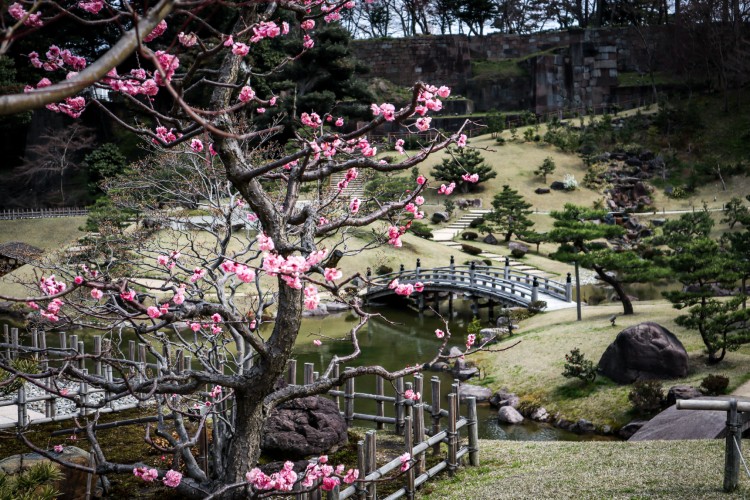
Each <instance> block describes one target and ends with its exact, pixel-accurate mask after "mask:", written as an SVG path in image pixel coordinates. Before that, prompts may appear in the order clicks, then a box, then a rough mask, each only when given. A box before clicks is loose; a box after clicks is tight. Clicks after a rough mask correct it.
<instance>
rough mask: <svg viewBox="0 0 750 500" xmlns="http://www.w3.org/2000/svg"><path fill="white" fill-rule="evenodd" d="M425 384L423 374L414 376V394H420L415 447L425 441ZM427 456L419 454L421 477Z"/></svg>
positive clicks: (415, 422) (415, 425)
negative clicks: (423, 401) (423, 397)
mask: <svg viewBox="0 0 750 500" xmlns="http://www.w3.org/2000/svg"><path fill="white" fill-rule="evenodd" d="M423 390H424V383H423V378H422V375H421V374H419V373H418V374H416V375H414V392H416V393H418V394H419V398H418V399H417V400H416V401H415V402H414V411H413V412H412V414H413V415H414V446H419V445H420V444H421V443H422V441H424V404H423V403H422V391H423ZM425 462H426V460H425V454H424V453H420V454H419V460H418V461H417V465H416V469H417V471H416V474H417V475H420V474H421V473H422V472H423V471H424V469H425V465H426V463H425Z"/></svg>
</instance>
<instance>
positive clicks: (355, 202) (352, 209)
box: [349, 198, 361, 214]
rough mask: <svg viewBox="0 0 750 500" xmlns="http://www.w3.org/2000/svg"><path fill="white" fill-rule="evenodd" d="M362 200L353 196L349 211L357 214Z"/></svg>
mask: <svg viewBox="0 0 750 500" xmlns="http://www.w3.org/2000/svg"><path fill="white" fill-rule="evenodd" d="M360 203H361V201H360V200H359V198H352V200H351V201H350V202H349V211H350V212H351V213H353V214H356V213H357V212H359V205H360Z"/></svg>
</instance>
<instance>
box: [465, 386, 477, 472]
mask: <svg viewBox="0 0 750 500" xmlns="http://www.w3.org/2000/svg"><path fill="white" fill-rule="evenodd" d="M466 406H467V407H468V420H469V425H468V427H469V429H468V430H469V464H471V465H472V466H473V467H476V466H478V465H479V422H478V421H477V398H475V397H474V396H471V397H468V398H466Z"/></svg>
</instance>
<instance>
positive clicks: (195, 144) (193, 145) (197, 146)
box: [190, 139, 203, 153]
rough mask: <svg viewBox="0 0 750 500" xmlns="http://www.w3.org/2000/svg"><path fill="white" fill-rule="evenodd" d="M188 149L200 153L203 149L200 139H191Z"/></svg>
mask: <svg viewBox="0 0 750 500" xmlns="http://www.w3.org/2000/svg"><path fill="white" fill-rule="evenodd" d="M190 149H192V150H193V151H195V152H196V153H200V152H201V151H203V143H202V142H201V140H200V139H193V140H192V141H190Z"/></svg>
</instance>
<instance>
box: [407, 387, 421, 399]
mask: <svg viewBox="0 0 750 500" xmlns="http://www.w3.org/2000/svg"><path fill="white" fill-rule="evenodd" d="M404 397H405V398H406V399H410V400H411V401H419V398H421V397H422V395H421V394H420V393H419V392H414V391H413V390H411V389H407V390H406V391H404Z"/></svg>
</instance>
